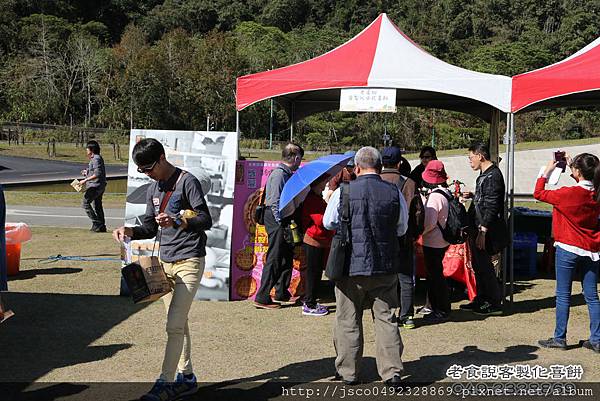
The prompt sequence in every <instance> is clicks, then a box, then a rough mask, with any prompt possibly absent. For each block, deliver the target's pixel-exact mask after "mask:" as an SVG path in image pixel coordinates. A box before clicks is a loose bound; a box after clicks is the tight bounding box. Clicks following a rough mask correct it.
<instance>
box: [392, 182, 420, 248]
mask: <svg viewBox="0 0 600 401" xmlns="http://www.w3.org/2000/svg"><path fill="white" fill-rule="evenodd" d="M406 180H407V178H406V177H404V176H400V181H398V184H397V185H398V188H400V191H401V192H402V190H403V189H404V184H406ZM407 206H408V229H407V230H406V237H407V238H409V239H411V240H416V239H417V238H419V236H420V235H421V234H423V231H425V205H423V199H421V195H420V194H419V193H418V192H416V193H415V194H413V197H412V199H411V200H410V202H409V204H408V205H407Z"/></svg>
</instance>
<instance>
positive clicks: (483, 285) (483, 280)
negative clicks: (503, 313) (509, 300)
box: [469, 235, 502, 307]
mask: <svg viewBox="0 0 600 401" xmlns="http://www.w3.org/2000/svg"><path fill="white" fill-rule="evenodd" d="M469 246H470V247H471V257H472V260H471V262H472V265H473V271H474V272H475V280H476V281H477V297H476V302H477V303H479V304H481V303H483V302H485V301H487V302H489V303H490V304H491V305H492V306H494V307H500V306H501V304H502V291H501V288H500V283H498V279H497V278H496V272H495V271H494V265H493V264H492V257H491V255H489V254H488V253H487V252H486V251H485V250H481V249H477V246H476V244H475V235H473V236H471V237H470V238H469Z"/></svg>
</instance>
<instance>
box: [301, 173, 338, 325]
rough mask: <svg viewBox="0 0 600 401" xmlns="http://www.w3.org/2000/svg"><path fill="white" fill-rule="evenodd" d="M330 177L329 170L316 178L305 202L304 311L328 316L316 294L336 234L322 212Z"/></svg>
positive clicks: (309, 314) (303, 211) (308, 314)
mask: <svg viewBox="0 0 600 401" xmlns="http://www.w3.org/2000/svg"><path fill="white" fill-rule="evenodd" d="M328 179H329V174H327V173H325V174H323V175H321V176H320V177H319V178H317V180H315V181H314V182H313V183H312V184H311V185H310V192H309V193H308V194H307V195H306V198H305V199H304V202H303V204H302V227H303V228H304V240H303V247H304V254H305V255H306V264H307V267H306V284H305V287H304V288H305V294H304V300H303V301H304V305H303V307H302V314H303V315H306V316H325V315H327V314H328V313H329V310H328V309H327V307H326V306H324V305H320V304H319V303H317V298H316V287H317V285H318V283H319V282H320V280H321V275H322V274H323V266H324V265H325V260H326V258H327V255H328V254H329V248H330V246H331V239H332V238H333V231H329V230H327V229H325V227H324V226H323V214H324V213H325V209H326V208H327V203H325V200H324V199H323V195H322V194H323V191H324V190H325V185H326V184H327V180H328Z"/></svg>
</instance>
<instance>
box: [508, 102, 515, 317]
mask: <svg viewBox="0 0 600 401" xmlns="http://www.w3.org/2000/svg"><path fill="white" fill-rule="evenodd" d="M510 153H511V157H510V159H511V163H510V219H509V229H508V233H509V241H508V251H509V255H508V259H509V261H510V270H509V272H510V304H511V305H512V304H513V300H514V299H513V298H514V293H515V291H514V287H515V275H514V273H515V249H514V246H513V238H514V234H515V214H514V206H515V115H514V114H513V113H511V118H510Z"/></svg>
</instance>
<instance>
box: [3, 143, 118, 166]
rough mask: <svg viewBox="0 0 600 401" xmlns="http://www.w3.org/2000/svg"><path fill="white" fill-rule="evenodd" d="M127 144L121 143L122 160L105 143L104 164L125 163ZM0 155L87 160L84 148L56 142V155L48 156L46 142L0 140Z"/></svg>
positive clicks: (83, 161) (80, 161)
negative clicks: (115, 156) (17, 143)
mask: <svg viewBox="0 0 600 401" xmlns="http://www.w3.org/2000/svg"><path fill="white" fill-rule="evenodd" d="M127 148H128V146H127V145H121V156H122V160H116V159H115V158H114V155H113V149H112V146H110V145H105V146H104V147H103V149H102V157H103V158H104V162H105V163H106V164H127V160H128V157H129V153H128V151H127ZM0 156H21V157H32V158H35V159H47V160H59V161H65V162H77V163H87V162H88V161H89V160H88V158H87V156H86V155H85V149H82V148H80V147H76V146H75V144H73V143H57V144H56V157H49V156H48V153H47V151H46V144H45V143H42V144H37V143H26V144H25V145H14V144H11V145H10V146H9V145H8V142H7V141H2V142H0Z"/></svg>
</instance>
